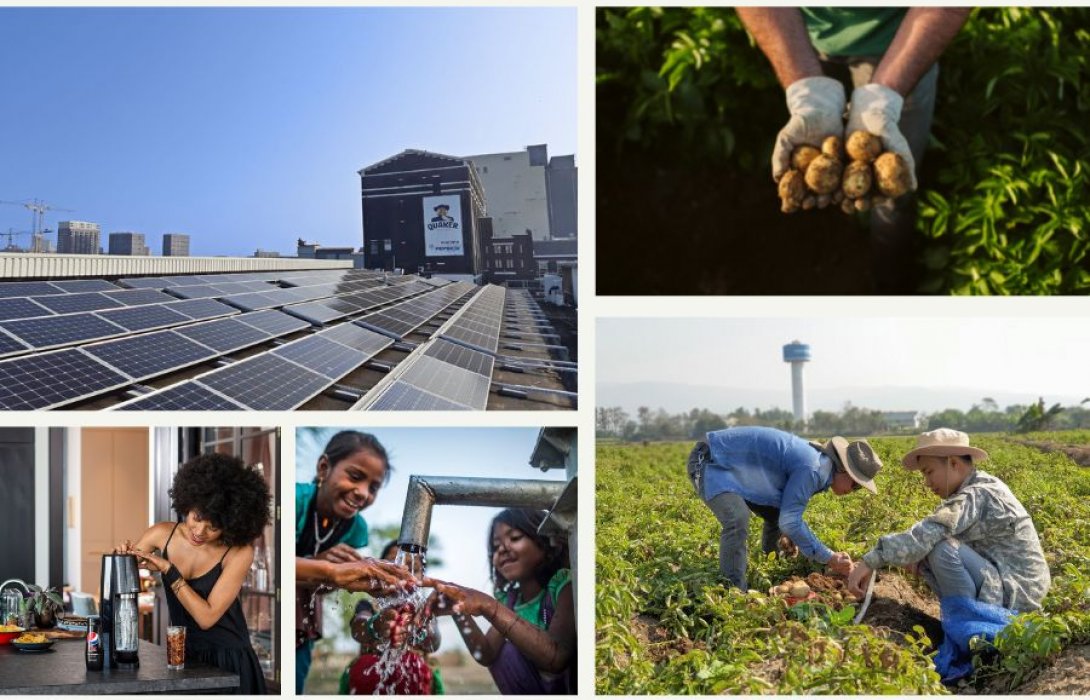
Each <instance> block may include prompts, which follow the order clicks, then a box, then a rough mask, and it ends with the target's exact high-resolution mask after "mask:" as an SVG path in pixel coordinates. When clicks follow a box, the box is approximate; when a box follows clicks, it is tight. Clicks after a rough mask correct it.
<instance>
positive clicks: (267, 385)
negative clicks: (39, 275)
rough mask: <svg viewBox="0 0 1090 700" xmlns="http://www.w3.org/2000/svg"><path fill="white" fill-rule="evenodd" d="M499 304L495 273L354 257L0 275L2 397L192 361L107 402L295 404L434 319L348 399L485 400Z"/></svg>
mask: <svg viewBox="0 0 1090 700" xmlns="http://www.w3.org/2000/svg"><path fill="white" fill-rule="evenodd" d="M452 308H453V309H454V311H453V313H452V314H451V315H450V316H449V318H448V314H449V313H450V310H451V309H452ZM512 310H514V309H512ZM504 311H505V290H504V289H503V288H500V287H496V286H492V285H489V286H486V287H484V288H480V287H477V286H475V285H473V284H471V283H468V282H458V283H452V282H450V281H449V280H443V279H428V280H425V279H421V278H418V277H416V276H415V275H404V276H397V277H393V276H388V275H385V274H384V273H381V272H368V271H362V270H336V271H330V270H317V271H300V272H287V273H241V274H227V275H179V276H163V277H157V278H126V279H122V280H119V281H118V283H117V284H111V283H109V282H107V281H105V280H60V281H49V282H16V283H0V358H6V359H0V410H5V409H23V410H33V409H46V408H57V407H61V406H65V405H69V404H72V403H75V402H79V401H85V400H87V399H90V398H93V397H95V396H98V395H101V394H104V393H108V392H114V391H117V390H119V389H123V388H126V387H133V386H134V385H139V384H141V383H143V382H146V381H148V380H152V379H155V378H161V379H166V380H167V381H169V380H170V375H172V374H173V373H177V372H180V371H182V370H185V369H186V368H193V367H195V366H200V365H203V366H204V367H205V368H206V369H201V370H198V373H196V374H195V375H194V372H193V370H192V369H190V370H189V377H188V378H186V379H184V380H182V381H175V382H174V383H172V384H169V385H167V386H163V385H162V381H160V383H159V386H161V387H162V388H158V389H153V390H151V391H148V390H147V389H140V387H139V386H136V387H135V388H137V389H140V390H142V391H145V392H147V393H144V394H143V395H141V396H138V397H135V398H132V399H130V400H128V401H125V402H124V403H122V404H119V405H117V406H115V408H116V409H119V410H245V409H251V410H292V409H295V408H298V407H299V406H301V405H303V404H304V403H306V402H308V401H310V400H311V399H312V398H313V397H315V396H317V395H318V394H320V393H322V392H325V391H326V390H327V389H328V388H329V387H330V386H332V385H333V384H335V383H343V382H345V381H352V380H351V377H359V378H361V379H363V378H365V377H366V376H368V375H356V374H354V373H355V372H356V370H358V369H359V368H360V367H362V366H364V365H365V364H366V363H367V362H368V361H370V360H371V359H372V358H374V357H375V356H376V355H378V354H379V353H381V352H383V351H385V350H386V349H387V348H389V347H390V346H391V345H393V344H394V343H395V342H396V341H399V340H403V339H405V338H406V337H407V336H409V335H410V334H412V333H414V332H418V331H419V330H420V329H421V328H422V327H423V326H425V325H426V324H431V325H432V326H439V324H440V323H441V324H442V325H441V326H439V330H438V331H437V332H436V333H435V334H432V336H431V338H430V339H429V340H427V341H425V342H424V343H423V344H421V345H419V346H417V347H416V349H415V350H413V351H411V352H410V353H409V354H408V356H407V357H404V359H402V360H401V361H400V363H398V364H397V366H396V367H395V369H394V371H393V372H392V373H391V374H390V375H388V376H387V377H386V378H385V379H384V380H383V381H382V382H380V383H379V384H378V385H377V386H375V387H373V388H372V389H371V390H370V391H367V393H366V394H365V396H364V397H363V399H361V400H360V401H359V402H358V403H357V404H356V406H353V408H365V409H369V410H388V409H394V410H434V409H441V410H483V409H484V408H486V406H487V403H488V399H489V390H490V386H491V379H492V373H493V370H494V366H495V358H494V355H495V352H496V349H497V347H498V339H499V333H500V327H501V325H502V323H503V320H504ZM308 330H309V331H313V332H311V333H307V334H304V331H308ZM284 336H290V338H289V342H287V343H282V344H280V345H274V344H273V342H274V341H275V340H276V339H277V338H282V337H284ZM248 349H250V350H249V355H248V356H246V357H242V358H239V357H233V356H234V355H235V354H237V353H241V352H242V351H247V350H248ZM399 349H401V350H403V349H404V346H403V345H402V346H399ZM254 350H256V353H255V352H254ZM390 357H391V358H394V359H395V360H396V359H397V357H398V353H393V354H392V355H390ZM213 363H216V364H218V365H219V366H215V364H213Z"/></svg>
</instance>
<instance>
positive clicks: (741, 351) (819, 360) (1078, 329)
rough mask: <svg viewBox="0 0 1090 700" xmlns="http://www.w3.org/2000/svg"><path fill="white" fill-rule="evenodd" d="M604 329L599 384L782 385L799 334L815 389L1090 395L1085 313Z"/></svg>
mask: <svg viewBox="0 0 1090 700" xmlns="http://www.w3.org/2000/svg"><path fill="white" fill-rule="evenodd" d="M596 328H597V361H596V363H595V375H596V376H595V378H596V381H597V382H598V383H623V382H666V383H680V384H703V385H710V386H723V387H732V388H739V389H775V388H778V387H783V386H786V384H785V382H789V372H790V370H789V368H788V367H787V366H786V365H785V364H784V362H783V355H782V348H783V345H785V344H786V343H790V342H791V341H793V340H796V339H797V340H801V341H802V342H804V343H807V344H809V345H810V351H811V355H812V360H811V362H810V363H809V364H807V365H806V368H805V377H806V385H807V387H808V388H809V389H830V388H837V387H845V386H850V387H887V386H914V387H974V388H990V389H991V390H993V391H1010V392H1033V393H1038V394H1044V395H1045V396H1046V397H1047V396H1048V395H1049V394H1063V395H1071V394H1080V395H1082V396H1090V361H1088V360H1087V357H1088V355H1090V322H1088V321H1087V320H1086V319H1085V318H1040V319H1035V318H975V319H969V318H964V319H956V318H955V319H951V318H934V319H916V318H908V319H884V318H883V319H874V318H824V319H786V318H775V319H658V318H655V319H645V318H623V319H619V318H605V319H600V320H599V321H598V322H597V324H596ZM785 403H786V402H785ZM966 408H967V407H966Z"/></svg>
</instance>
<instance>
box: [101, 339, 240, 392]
mask: <svg viewBox="0 0 1090 700" xmlns="http://www.w3.org/2000/svg"><path fill="white" fill-rule="evenodd" d="M82 349H83V351H84V352H87V353H90V354H91V355H94V356H95V357H97V358H98V359H100V360H102V361H103V362H105V363H106V364H108V365H110V366H112V367H114V368H115V369H118V370H120V371H122V372H124V373H125V374H127V375H129V376H130V377H132V379H133V380H134V381H135V380H139V379H144V378H146V377H154V376H156V375H159V374H164V373H166V372H170V371H171V370H175V369H179V368H182V367H188V366H189V365H192V364H195V363H197V362H201V361H203V360H208V359H210V358H213V357H215V356H216V355H217V354H218V353H216V352H215V351H214V350H209V349H208V348H206V347H204V346H203V345H198V344H197V343H194V342H193V341H191V340H187V339H186V338H183V337H182V336H180V335H178V334H177V333H174V332H173V331H160V332H158V333H147V334H145V335H136V336H132V337H131V338H122V339H120V340H113V341H110V342H108V343H98V344H96V345H87V346H84V347H83V348H82Z"/></svg>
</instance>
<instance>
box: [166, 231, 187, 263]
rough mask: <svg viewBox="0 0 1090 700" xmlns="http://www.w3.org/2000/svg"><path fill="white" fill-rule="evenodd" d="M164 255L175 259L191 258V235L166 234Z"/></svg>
mask: <svg viewBox="0 0 1090 700" xmlns="http://www.w3.org/2000/svg"><path fill="white" fill-rule="evenodd" d="M163 255H166V256H167V257H174V258H185V257H189V234H188V233H164V234H163Z"/></svg>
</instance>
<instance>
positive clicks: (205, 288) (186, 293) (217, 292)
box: [167, 284, 227, 299]
mask: <svg viewBox="0 0 1090 700" xmlns="http://www.w3.org/2000/svg"><path fill="white" fill-rule="evenodd" d="M167 292H168V293H169V294H171V295H173V296H176V297H178V298H179V299H211V298H212V297H221V296H224V295H225V294H226V293H227V292H224V291H223V290H222V289H220V288H219V287H217V286H214V285H211V284H194V285H186V286H184V287H167Z"/></svg>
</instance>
